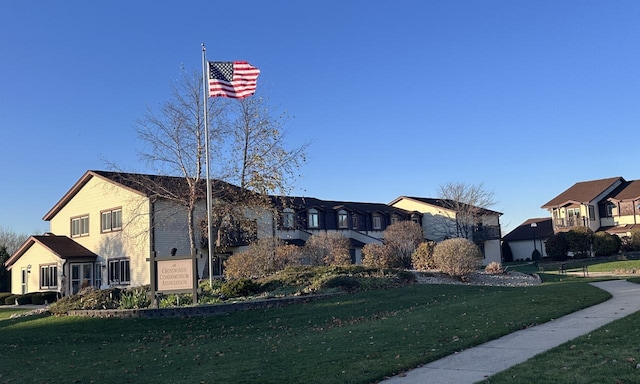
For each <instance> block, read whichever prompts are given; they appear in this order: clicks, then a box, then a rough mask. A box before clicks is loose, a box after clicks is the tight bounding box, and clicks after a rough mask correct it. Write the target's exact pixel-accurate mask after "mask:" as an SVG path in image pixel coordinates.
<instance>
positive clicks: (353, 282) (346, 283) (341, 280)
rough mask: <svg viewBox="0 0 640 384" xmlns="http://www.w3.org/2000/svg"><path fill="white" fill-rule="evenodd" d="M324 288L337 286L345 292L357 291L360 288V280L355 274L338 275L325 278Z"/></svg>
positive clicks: (322, 285)
mask: <svg viewBox="0 0 640 384" xmlns="http://www.w3.org/2000/svg"><path fill="white" fill-rule="evenodd" d="M320 288H322V289H331V288H337V289H340V290H341V291H345V292H355V291H357V290H358V289H359V288H360V280H359V279H358V278H357V277H354V276H348V275H337V276H332V277H330V278H328V279H327V280H325V281H324V282H323V283H322V284H321V285H320Z"/></svg>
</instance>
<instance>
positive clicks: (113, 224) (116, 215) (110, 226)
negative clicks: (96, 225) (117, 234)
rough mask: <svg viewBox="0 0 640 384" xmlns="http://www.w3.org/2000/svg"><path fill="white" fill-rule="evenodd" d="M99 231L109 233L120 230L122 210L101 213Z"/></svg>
mask: <svg viewBox="0 0 640 384" xmlns="http://www.w3.org/2000/svg"><path fill="white" fill-rule="evenodd" d="M101 218H102V220H101V225H100V231H102V232H111V231H118V230H121V229H122V208H118V209H112V210H108V211H103V212H101Z"/></svg>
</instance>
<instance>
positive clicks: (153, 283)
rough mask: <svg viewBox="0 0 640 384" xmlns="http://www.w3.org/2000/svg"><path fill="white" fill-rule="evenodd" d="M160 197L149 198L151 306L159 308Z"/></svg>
mask: <svg viewBox="0 0 640 384" xmlns="http://www.w3.org/2000/svg"><path fill="white" fill-rule="evenodd" d="M157 198H158V196H157V195H153V196H151V197H150V198H149V274H150V276H149V287H150V290H151V306H152V307H153V308H158V300H157V296H156V291H157V289H158V287H157V284H156V273H157V272H156V225H155V224H156V223H155V215H156V204H155V202H156V200H157Z"/></svg>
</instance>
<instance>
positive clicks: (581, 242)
mask: <svg viewBox="0 0 640 384" xmlns="http://www.w3.org/2000/svg"><path fill="white" fill-rule="evenodd" d="M592 237H593V231H592V230H591V229H589V228H587V227H576V228H573V229H571V230H570V231H569V232H567V235H566V238H567V243H568V244H569V251H570V252H573V254H574V257H575V258H582V257H586V256H587V255H588V254H589V251H590V250H591V238H592Z"/></svg>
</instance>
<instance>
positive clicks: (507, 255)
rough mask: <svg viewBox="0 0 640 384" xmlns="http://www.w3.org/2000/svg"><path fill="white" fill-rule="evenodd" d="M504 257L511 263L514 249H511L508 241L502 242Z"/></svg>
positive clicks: (506, 261)
mask: <svg viewBox="0 0 640 384" xmlns="http://www.w3.org/2000/svg"><path fill="white" fill-rule="evenodd" d="M502 259H503V260H504V262H505V263H510V262H512V261H513V251H512V250H511V246H510V245H509V243H507V242H506V241H503V242H502Z"/></svg>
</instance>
